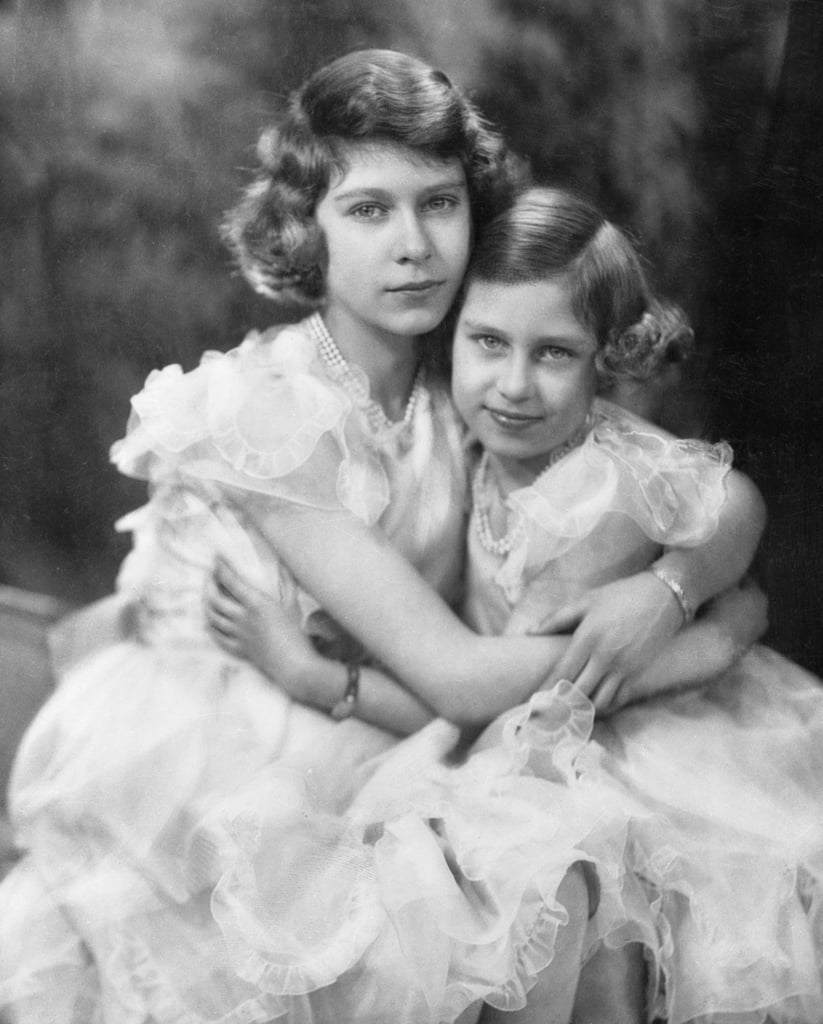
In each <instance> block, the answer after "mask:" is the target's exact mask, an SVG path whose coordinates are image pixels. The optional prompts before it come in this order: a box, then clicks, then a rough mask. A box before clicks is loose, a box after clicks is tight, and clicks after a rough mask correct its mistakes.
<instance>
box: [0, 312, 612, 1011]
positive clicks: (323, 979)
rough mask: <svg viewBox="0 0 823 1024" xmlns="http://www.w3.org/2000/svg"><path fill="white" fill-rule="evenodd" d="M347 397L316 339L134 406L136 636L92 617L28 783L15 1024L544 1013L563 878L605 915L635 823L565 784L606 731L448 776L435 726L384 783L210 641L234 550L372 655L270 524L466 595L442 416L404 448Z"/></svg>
mask: <svg viewBox="0 0 823 1024" xmlns="http://www.w3.org/2000/svg"><path fill="white" fill-rule="evenodd" d="M355 372H356V371H355ZM341 377H342V375H341V373H340V371H339V370H335V369H334V368H333V367H332V368H329V367H327V366H326V364H325V363H324V362H323V361H322V360H321V359H320V357H319V353H318V351H317V349H316V345H315V342H314V340H313V338H312V334H311V332H310V331H309V330H308V329H307V326H306V324H305V323H304V324H301V325H296V326H293V327H290V328H286V329H283V330H281V331H271V332H266V333H265V334H263V335H253V336H251V337H250V338H249V339H247V340H246V341H245V342H244V343H243V344H242V345H241V346H240V347H239V348H237V349H236V350H233V351H231V352H229V353H227V354H218V353H210V354H208V355H206V356H205V357H204V359H203V360H202V362H201V364H200V366H199V367H198V368H197V369H195V370H193V371H191V372H190V373H183V372H182V370H181V369H180V368H179V367H176V366H172V367H167V368H166V369H164V370H163V371H160V372H156V373H153V374H152V375H151V376H150V377H149V379H148V381H147V384H146V387H145V389H144V390H143V391H142V392H141V393H140V394H138V395H137V396H136V397H135V399H134V400H133V415H132V419H131V421H130V425H129V430H128V433H127V436H126V437H125V439H124V440H122V441H120V442H118V444H117V445H115V446H114V449H113V460H114V462H115V464H116V465H117V466H118V468H119V469H121V470H122V471H123V472H125V473H128V474H131V475H135V476H138V477H142V478H144V479H146V480H148V481H149V482H150V490H151V498H150V501H149V503H148V505H146V506H145V507H144V508H143V509H140V510H138V511H137V512H136V513H133V514H132V515H130V516H128V517H126V519H125V520H124V521H123V523H122V524H121V528H123V529H128V530H131V531H133V533H134V547H133V551H132V553H131V554H130V555H129V557H128V558H127V559H126V561H125V563H124V566H123V569H122V572H121V574H120V578H119V599H118V602H117V606H118V610H119V612H120V614H119V618H118V619H117V631H112V633H111V635H105V631H99V629H98V627H99V624H98V622H97V620H96V619H95V616H94V612H93V611H92V613H91V617H90V621H91V626H92V630H95V629H98V631H99V633H100V635H99V637H98V639H97V641H96V642H95V643H93V644H92V645H91V649H90V650H88V651H86V652H85V653H84V654H83V656H82V657H80V658H79V660H74V661H73V663H72V664H71V665H70V666H69V667H68V668H67V670H66V671H65V672H64V674H63V676H62V678H61V680H60V682H59V685H58V687H57V689H56V692H55V693H54V695H53V696H52V697H51V698H50V699H49V701H48V702H47V703H46V705H45V706H44V707H43V708H42V710H41V711H40V713H39V714H38V716H37V717H36V719H35V720H34V722H33V723H32V725H31V726H30V728H29V730H28V731H27V733H26V735H25V737H24V739H23V742H22V744H21V747H20V750H19V753H18V756H17V759H16V763H15V766H14V772H13V778H12V782H11V786H10V794H9V806H10V813H11V816H12V821H13V825H14V828H15V834H16V839H17V842H18V844H19V846H20V848H21V850H22V857H21V859H20V861H19V862H18V863H17V865H16V866H15V867H14V869H13V870H12V871H11V872H10V874H9V875H8V876H7V877H6V878H5V879H4V881H3V882H2V884H0V1007H1V1008H3V1009H2V1010H0V1012H7V1013H9V1014H10V1015H11V1019H12V1020H14V1021H16V1022H21V1024H35V1022H36V1024H42V1022H43V1021H46V1020H48V1021H50V1022H54V1024H95V1022H100V1024H102V1022H105V1024H144V1022H149V1021H150V1022H152V1024H172V1022H173V1024H206V1022H209V1024H215V1022H218V1021H219V1022H220V1024H241V1022H242V1024H253V1022H263V1021H271V1020H284V1021H293V1022H300V1024H311V1022H316V1024H321V1022H335V1024H345V1022H352V1024H353V1022H355V1021H356V1022H358V1024H366V1022H369V1021H372V1022H375V1024H376V1022H381V1024H385V1021H387V1020H392V1021H393V1022H397V1024H426V1022H431V1024H439V1022H441V1021H452V1020H454V1019H455V1018H456V1017H457V1016H458V1014H459V1013H460V1012H461V1011H462V1010H463V1009H464V1008H465V1007H466V1006H468V1005H469V1004H471V1003H473V1002H477V1001H479V1000H483V999H489V1000H490V1001H492V1002H495V1003H496V1004H497V1005H501V1006H507V1007H514V1006H517V1005H522V1004H523V1002H524V1000H525V993H526V991H527V989H528V988H529V987H530V986H531V984H532V983H533V981H534V978H535V976H536V973H537V971H538V970H539V969H540V968H541V967H542V966H543V965H545V964H546V963H548V962H549V961H550V960H551V957H552V955H553V951H554V943H555V938H556V933H557V929H558V927H559V926H560V925H562V923H563V922H564V921H565V920H566V914H565V910H564V909H563V907H561V906H560V905H559V904H558V902H557V900H556V894H557V889H558V886H559V885H560V883H561V881H562V879H563V877H564V875H565V873H566V871H567V870H568V868H569V866H570V865H571V864H573V863H575V862H576V861H578V860H579V861H588V862H595V863H601V862H602V864H603V870H602V872H601V873H602V875H603V879H605V884H604V890H605V891H617V889H618V888H619V886H618V880H617V879H616V878H615V879H614V880H612V881H611V882H610V881H609V877H608V876H609V871H612V873H613V874H614V871H613V866H614V865H617V864H620V863H621V862H622V854H623V844H624V841H625V828H624V825H623V823H622V822H621V821H618V820H616V819H615V815H614V814H613V812H612V811H611V810H609V809H608V807H606V806H605V804H604V798H603V797H602V795H601V794H600V793H599V792H596V791H595V790H594V789H593V788H592V790H591V793H586V792H583V791H582V790H580V788H579V787H578V785H577V779H576V772H575V771H574V769H573V767H572V762H573V758H574V756H575V752H576V751H577V750H579V749H580V747H581V746H582V744H583V743H584V742H585V739H586V737H587V736H588V733H589V731H590V727H591V715H590V709H588V708H586V707H581V706H580V704H579V702H576V701H575V700H574V699H571V700H570V701H569V702H567V703H566V704H564V705H563V707H562V708H561V709H560V715H559V718H558V719H557V723H556V728H555V730H554V733H551V731H550V730H548V729H544V730H543V734H541V736H540V737H538V739H537V743H536V746H535V747H534V748H532V747H530V746H529V743H528V742H527V738H528V730H526V731H523V730H519V729H518V724H517V722H516V721H514V722H513V724H512V725H511V726H510V727H509V728H508V731H507V733H506V738H505V742H504V743H503V744H502V745H499V746H498V747H496V748H495V749H493V750H490V751H488V752H486V753H485V754H484V756H483V757H478V758H475V759H472V761H471V762H469V763H468V764H466V765H463V766H460V767H459V768H451V767H447V765H446V763H445V760H444V758H445V757H446V756H447V755H448V752H449V751H451V749H452V748H453V747H454V746H455V744H456V742H457V738H458V737H457V734H456V730H455V729H454V728H453V727H452V726H450V725H448V724H447V723H445V722H442V721H438V722H435V723H433V724H432V725H431V726H430V727H428V728H427V729H425V730H424V731H423V732H421V733H420V734H418V735H417V736H416V737H413V738H412V740H410V741H408V742H407V743H405V744H403V745H401V747H400V749H398V751H397V755H396V759H395V758H394V757H392V758H390V759H389V760H387V761H385V762H384V761H383V760H381V758H382V757H383V756H387V755H388V752H390V751H391V750H392V749H393V748H395V746H396V745H397V739H396V737H394V736H391V735H389V734H387V733H385V732H383V731H381V730H379V729H376V728H373V727H371V726H369V725H367V724H364V723H362V722H360V721H357V720H355V719H349V720H346V721H344V722H341V723H336V722H334V721H332V720H331V718H330V717H329V716H327V715H325V714H323V713H320V712H318V711H315V710H313V709H310V708H307V707H303V706H301V705H299V704H296V703H294V702H293V701H292V700H290V699H289V698H288V697H287V696H286V695H285V693H284V692H283V691H282V690H281V689H280V688H278V686H277V685H276V684H275V683H272V682H270V681H268V680H266V679H264V678H263V676H262V675H260V674H259V673H258V672H257V671H256V670H255V669H253V668H252V667H251V666H250V665H248V664H246V663H243V662H240V661H238V660H236V659H234V658H232V657H231V656H229V655H227V654H225V653H224V652H222V651H221V650H219V649H218V648H217V647H216V646H215V645H214V644H213V643H212V642H211V640H210V639H209V637H208V635H207V633H206V632H205V630H204V626H203V617H202V595H203V587H204V584H205V581H206V578H207V576H208V574H209V573H210V571H211V567H212V565H213V560H214V557H215V554H216V553H217V552H223V553H224V554H226V555H227V556H228V557H229V558H230V559H232V560H233V561H235V562H236V563H237V564H238V565H240V566H241V567H242V568H243V570H244V571H246V572H249V571H251V570H252V569H254V568H255V567H256V570H257V571H259V572H260V574H261V577H263V578H266V579H269V580H271V579H278V580H279V585H280V591H281V594H282V595H283V599H284V600H285V601H290V602H294V603H296V605H297V606H298V607H299V608H300V610H301V612H302V615H303V621H304V623H305V628H306V630H307V631H309V632H310V633H311V634H312V635H313V636H316V637H317V638H318V640H319V641H320V642H322V643H323V645H324V647H325V649H326V650H328V651H330V652H332V653H334V652H335V651H338V652H339V653H340V654H341V655H343V654H345V655H346V656H351V654H352V647H353V644H354V642H353V641H352V639H351V638H348V637H345V636H343V635H342V634H341V631H340V629H339V628H338V627H337V626H336V624H335V623H334V622H333V621H332V620H331V619H330V618H329V617H328V616H326V615H324V614H323V612H322V610H321V609H319V608H318V606H317V603H316V602H315V601H314V600H313V599H312V598H311V596H310V595H309V594H307V593H305V592H303V591H302V590H301V589H300V588H299V587H298V586H297V585H296V583H295V581H294V579H293V578H291V577H290V576H289V574H288V572H287V571H286V570H285V568H284V567H283V566H281V565H278V563H277V559H276V557H275V556H274V554H273V552H271V551H270V550H267V549H266V547H265V546H264V545H263V543H262V541H261V539H260V534H259V533H258V532H256V530H255V528H254V527H253V525H252V524H251V522H250V521H248V518H247V515H246V511H247V510H248V508H250V507H251V506H252V505H254V507H255V515H256V516H258V517H259V516H260V515H261V514H263V512H262V511H261V510H264V509H265V508H266V507H268V506H267V504H266V503H269V502H270V503H271V505H272V507H274V506H275V505H276V504H277V503H280V502H291V503H299V504H308V505H311V506H314V507H316V508H328V509H329V510H330V511H333V512H334V513H335V514H338V515H339V513H340V511H341V510H344V511H346V512H347V513H349V514H351V515H352V516H355V517H357V518H359V519H360V520H362V521H364V522H366V523H368V524H376V525H377V527H378V528H379V529H381V530H383V531H384V532H385V534H386V535H387V536H388V537H389V538H390V539H391V541H392V543H393V544H394V545H396V547H397V548H398V549H399V550H400V551H401V552H403V553H404V554H405V555H406V556H407V557H408V558H409V560H410V561H411V562H412V563H413V564H414V565H415V566H416V567H417V568H418V569H419V571H420V572H421V573H422V575H423V576H424V577H425V578H426V579H427V580H428V581H429V582H430V583H431V584H432V585H433V586H434V587H436V588H437V590H438V591H439V592H440V593H441V594H442V595H443V596H444V597H445V598H446V599H447V600H454V599H455V598H456V596H457V591H458V587H459V583H460V576H461V569H462V555H463V544H464V539H465V513H466V508H467V499H466V491H467V488H466V479H465V476H466V474H465V468H464V452H463V439H462V434H461V429H460V427H459V425H458V423H457V420H456V417H455V414H454V411H453V409H452V406H451V403H450V400H449V398H448V395H447V393H446V392H445V390H444V389H443V388H439V387H434V386H432V387H428V388H423V390H422V391H421V393H420V395H419V398H418V401H417V402H416V404H415V406H414V413H413V416H412V418H411V421H410V422H409V423H408V424H406V425H402V424H401V425H397V426H395V427H391V428H390V429H385V430H378V431H377V432H375V430H374V429H373V428H372V427H371V426H370V425H369V420H368V416H367V412H368V397H367V388H366V387H365V383H366V382H365V378H363V380H362V381H361V384H363V385H364V386H363V389H362V391H363V397H362V399H358V398H353V397H352V396H351V394H350V392H349V391H348V390H347V389H346V384H345V380H343V379H341ZM357 394H358V395H359V394H360V389H358V390H357ZM85 625H86V621H85V620H84V619H82V618H81V620H80V621H79V622H78V623H77V626H76V628H77V630H80V631H81V630H82V628H84V627H85ZM71 629H72V625H71V624H70V626H69V630H68V631H69V632H71ZM64 639H65V638H64ZM69 639H71V637H69ZM69 646H70V645H69ZM546 736H548V743H549V745H548V747H547V748H546V750H545V751H543V752H541V748H540V743H541V742H543V740H544V739H545V737H546ZM555 739H557V742H556V743H555V742H554V740H555ZM530 759H536V761H537V762H540V764H541V766H542V767H541V772H540V773H539V775H536V774H535V773H534V772H530V771H529V770H528V762H529V761H530ZM555 760H557V761H558V764H557V767H552V768H551V770H549V768H548V762H549V761H552V762H554V761H555ZM398 772H399V774H398ZM604 808H605V809H604ZM606 904H608V900H606Z"/></svg>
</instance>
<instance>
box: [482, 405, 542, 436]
mask: <svg viewBox="0 0 823 1024" xmlns="http://www.w3.org/2000/svg"><path fill="white" fill-rule="evenodd" d="M484 409H485V410H486V412H487V413H488V414H489V416H490V417H491V419H492V420H493V422H494V423H496V424H497V425H498V426H500V427H502V428H503V429H504V430H517V431H519V430H526V429H528V428H529V427H532V426H534V425H535V424H536V423H541V422H542V421H543V417H542V416H528V415H526V414H525V413H522V412H505V411H504V410H503V409H492V408H491V407H489V406H484Z"/></svg>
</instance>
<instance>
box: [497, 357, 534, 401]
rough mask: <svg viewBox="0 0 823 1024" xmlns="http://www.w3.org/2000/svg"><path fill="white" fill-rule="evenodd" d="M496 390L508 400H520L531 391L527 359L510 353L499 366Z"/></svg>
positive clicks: (526, 396) (527, 396) (528, 395)
mask: <svg viewBox="0 0 823 1024" xmlns="http://www.w3.org/2000/svg"><path fill="white" fill-rule="evenodd" d="M497 390H498V391H499V393H500V395H501V396H502V397H503V398H505V399H506V401H508V402H522V401H523V400H524V399H525V398H529V397H530V395H531V392H532V379H531V372H530V367H529V362H528V360H527V359H525V358H522V357H520V356H518V355H517V354H512V355H511V356H510V358H509V359H507V360H506V362H505V365H504V366H503V367H501V370H500V375H499V376H498V378H497Z"/></svg>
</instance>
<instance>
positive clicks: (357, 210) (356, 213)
mask: <svg viewBox="0 0 823 1024" xmlns="http://www.w3.org/2000/svg"><path fill="white" fill-rule="evenodd" d="M383 213H385V210H384V209H383V207H382V206H378V205H377V203H361V204H360V205H359V206H355V207H354V209H353V210H351V215H352V216H353V217H356V218H357V219H358V220H377V218H378V217H380V216H381V215H382V214H383Z"/></svg>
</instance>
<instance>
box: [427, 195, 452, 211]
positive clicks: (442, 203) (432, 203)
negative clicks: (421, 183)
mask: <svg viewBox="0 0 823 1024" xmlns="http://www.w3.org/2000/svg"><path fill="white" fill-rule="evenodd" d="M457 204H458V200H457V199H456V198H455V197H454V196H432V198H431V199H430V200H429V202H428V207H429V209H430V210H434V211H435V212H436V213H440V212H441V211H445V210H453V209H454V208H455V206H457Z"/></svg>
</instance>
